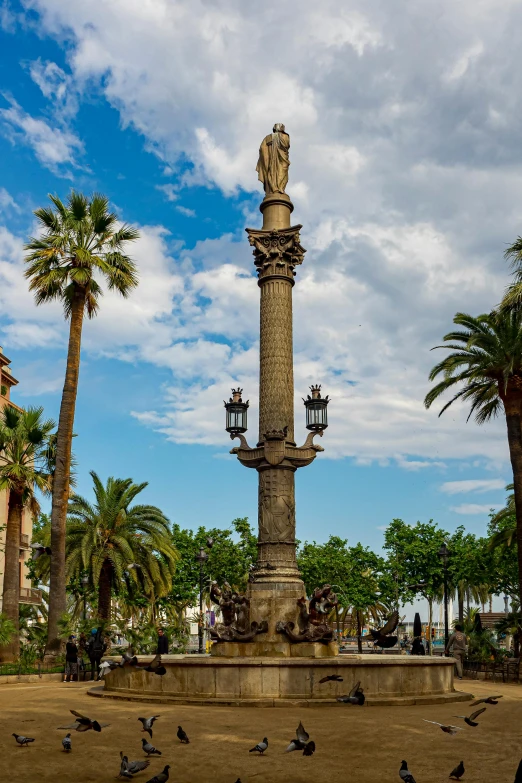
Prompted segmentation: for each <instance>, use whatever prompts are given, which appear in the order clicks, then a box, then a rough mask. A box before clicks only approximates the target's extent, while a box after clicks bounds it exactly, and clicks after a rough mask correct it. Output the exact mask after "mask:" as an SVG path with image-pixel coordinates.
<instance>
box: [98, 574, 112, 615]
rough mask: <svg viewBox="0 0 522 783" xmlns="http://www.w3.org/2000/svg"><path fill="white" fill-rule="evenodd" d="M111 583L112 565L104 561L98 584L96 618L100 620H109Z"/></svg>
mask: <svg viewBox="0 0 522 783" xmlns="http://www.w3.org/2000/svg"><path fill="white" fill-rule="evenodd" d="M111 583H112V564H111V561H110V560H104V561H103V565H102V568H101V571H100V581H99V583H98V616H99V618H100V620H110V618H111Z"/></svg>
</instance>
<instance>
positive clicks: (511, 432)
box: [501, 386, 522, 606]
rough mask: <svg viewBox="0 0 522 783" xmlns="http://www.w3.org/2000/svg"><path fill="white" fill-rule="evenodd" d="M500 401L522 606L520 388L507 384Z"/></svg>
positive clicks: (521, 437)
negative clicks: (507, 451)
mask: <svg viewBox="0 0 522 783" xmlns="http://www.w3.org/2000/svg"><path fill="white" fill-rule="evenodd" d="M502 391H503V390H502ZM501 396H502V395H501ZM502 402H503V403H504V410H505V412H506V425H507V436H508V445H509V456H510V459H511V467H512V468H513V494H514V496H515V512H516V518H517V557H518V598H519V601H520V605H521V606H522V428H521V427H522V420H521V412H522V390H521V389H517V388H515V389H511V388H510V386H508V393H507V394H505V395H504V396H503V397H502Z"/></svg>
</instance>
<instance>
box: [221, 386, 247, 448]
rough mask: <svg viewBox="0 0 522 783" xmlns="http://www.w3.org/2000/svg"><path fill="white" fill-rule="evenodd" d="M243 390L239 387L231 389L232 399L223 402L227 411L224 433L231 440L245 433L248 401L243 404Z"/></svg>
mask: <svg viewBox="0 0 522 783" xmlns="http://www.w3.org/2000/svg"><path fill="white" fill-rule="evenodd" d="M242 394H243V389H240V388H239V387H238V388H237V389H232V397H231V398H230V399H229V401H228V402H225V408H226V410H227V425H226V428H225V429H226V431H227V432H229V433H230V435H231V437H232V438H235V437H236V435H239V434H240V433H243V432H246V431H247V410H248V405H249V401H248V400H247V401H246V402H243V400H242V398H241V395H242Z"/></svg>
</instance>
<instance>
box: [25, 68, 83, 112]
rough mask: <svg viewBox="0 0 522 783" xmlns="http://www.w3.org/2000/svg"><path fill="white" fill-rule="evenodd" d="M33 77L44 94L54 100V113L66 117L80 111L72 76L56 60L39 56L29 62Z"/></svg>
mask: <svg viewBox="0 0 522 783" xmlns="http://www.w3.org/2000/svg"><path fill="white" fill-rule="evenodd" d="M28 68H29V73H30V76H31V79H32V80H33V81H34V83H35V84H37V85H38V87H39V88H40V90H41V91H42V94H43V95H44V96H45V97H46V98H48V99H49V100H50V101H52V106H53V115H54V116H56V114H60V115H61V118H62V119H66V118H68V117H70V116H72V115H74V114H76V112H77V111H78V94H77V91H76V88H75V86H74V82H73V79H72V78H71V76H70V75H69V74H67V73H65V71H64V70H63V69H62V68H60V66H59V65H57V64H56V63H54V62H51V61H46V62H43V61H42V59H41V58H40V57H39V58H38V59H37V60H33V61H32V62H30V63H28Z"/></svg>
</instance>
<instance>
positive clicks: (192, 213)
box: [174, 204, 196, 218]
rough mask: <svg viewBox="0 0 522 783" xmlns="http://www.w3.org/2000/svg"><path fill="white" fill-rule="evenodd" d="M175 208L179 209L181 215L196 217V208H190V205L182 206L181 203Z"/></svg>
mask: <svg viewBox="0 0 522 783" xmlns="http://www.w3.org/2000/svg"><path fill="white" fill-rule="evenodd" d="M174 209H176V210H177V212H179V213H180V214H181V215H184V216H185V217H189V218H193V217H196V212H195V210H194V209H189V208H188V207H182V206H181V204H180V205H179V206H177V207H174Z"/></svg>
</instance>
